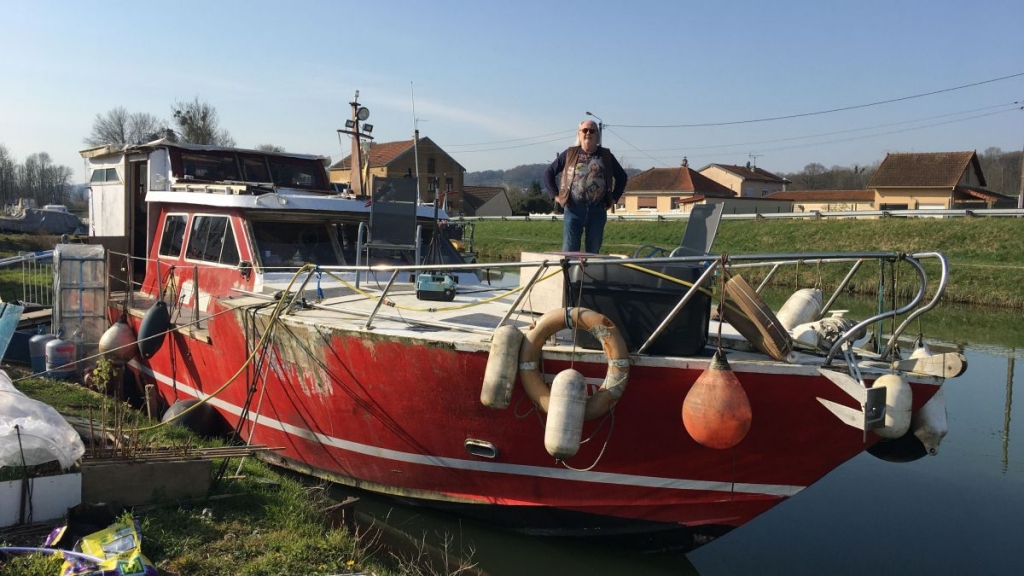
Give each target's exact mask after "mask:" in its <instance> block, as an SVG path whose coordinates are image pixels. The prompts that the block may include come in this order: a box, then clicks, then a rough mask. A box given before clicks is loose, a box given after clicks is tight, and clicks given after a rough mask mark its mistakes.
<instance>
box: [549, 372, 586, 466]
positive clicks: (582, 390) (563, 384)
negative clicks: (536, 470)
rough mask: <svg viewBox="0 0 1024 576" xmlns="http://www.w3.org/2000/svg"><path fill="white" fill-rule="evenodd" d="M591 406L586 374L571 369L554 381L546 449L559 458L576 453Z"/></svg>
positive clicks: (561, 373)
mask: <svg viewBox="0 0 1024 576" xmlns="http://www.w3.org/2000/svg"><path fill="white" fill-rule="evenodd" d="M586 405H587V382H586V380H585V379H584V378H583V374H580V373H579V372H577V371H575V370H573V369H572V368H569V369H568V370H562V371H561V372H559V373H558V374H557V375H556V376H555V379H554V381H552V382H551V399H550V401H549V404H548V418H547V422H545V423H544V449H545V450H547V451H548V454H551V455H552V456H554V457H555V458H558V459H559V460H565V459H566V458H571V457H573V456H575V455H576V453H577V452H579V450H580V440H582V439H583V414H584V411H585V410H586Z"/></svg>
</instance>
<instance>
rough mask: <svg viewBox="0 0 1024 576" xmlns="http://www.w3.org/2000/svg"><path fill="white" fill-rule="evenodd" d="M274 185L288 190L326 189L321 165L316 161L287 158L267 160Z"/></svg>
mask: <svg viewBox="0 0 1024 576" xmlns="http://www.w3.org/2000/svg"><path fill="white" fill-rule="evenodd" d="M267 163H268V164H270V175H271V177H272V178H273V180H274V184H276V185H278V186H287V187H289V188H314V189H317V190H325V189H327V188H328V186H327V181H326V180H325V179H324V177H323V176H324V167H323V164H322V163H320V162H318V161H299V160H290V159H288V158H274V157H270V158H267Z"/></svg>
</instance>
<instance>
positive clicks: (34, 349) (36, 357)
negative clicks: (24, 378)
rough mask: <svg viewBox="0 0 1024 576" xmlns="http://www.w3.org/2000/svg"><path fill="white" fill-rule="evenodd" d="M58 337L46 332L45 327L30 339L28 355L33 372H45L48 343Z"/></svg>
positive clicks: (40, 328)
mask: <svg viewBox="0 0 1024 576" xmlns="http://www.w3.org/2000/svg"><path fill="white" fill-rule="evenodd" d="M54 338H56V336H54V335H53V334H44V333H43V327H42V326H40V327H39V331H38V332H37V333H36V335H35V336H33V337H31V338H29V339H28V355H29V359H30V361H31V362H32V372H33V373H35V374H43V373H44V372H46V343H47V342H49V341H51V340H53V339H54Z"/></svg>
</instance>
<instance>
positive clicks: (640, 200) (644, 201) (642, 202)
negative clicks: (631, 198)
mask: <svg viewBox="0 0 1024 576" xmlns="http://www.w3.org/2000/svg"><path fill="white" fill-rule="evenodd" d="M636 207H637V208H638V209H640V210H657V209H658V197H657V196H637V198H636Z"/></svg>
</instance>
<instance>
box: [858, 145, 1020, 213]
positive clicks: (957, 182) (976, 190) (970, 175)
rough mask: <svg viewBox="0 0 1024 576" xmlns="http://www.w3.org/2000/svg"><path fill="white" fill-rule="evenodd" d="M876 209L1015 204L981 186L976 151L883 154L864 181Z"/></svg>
mask: <svg viewBox="0 0 1024 576" xmlns="http://www.w3.org/2000/svg"><path fill="white" fill-rule="evenodd" d="M867 187H868V188H870V189H872V190H873V191H874V194H875V206H876V209H877V210H929V209H933V210H954V209H970V208H1015V207H1016V199H1015V198H1011V197H1009V196H1003V195H1002V194H998V193H996V192H992V191H990V190H986V189H985V175H984V174H982V172H981V162H980V161H979V160H978V154H977V153H975V152H973V151H971V152H912V153H906V152H901V153H892V154H886V155H885V159H884V160H882V163H881V164H880V165H879V166H878V169H877V170H875V173H874V175H873V176H872V177H871V180H870V181H869V182H868V186H867Z"/></svg>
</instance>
